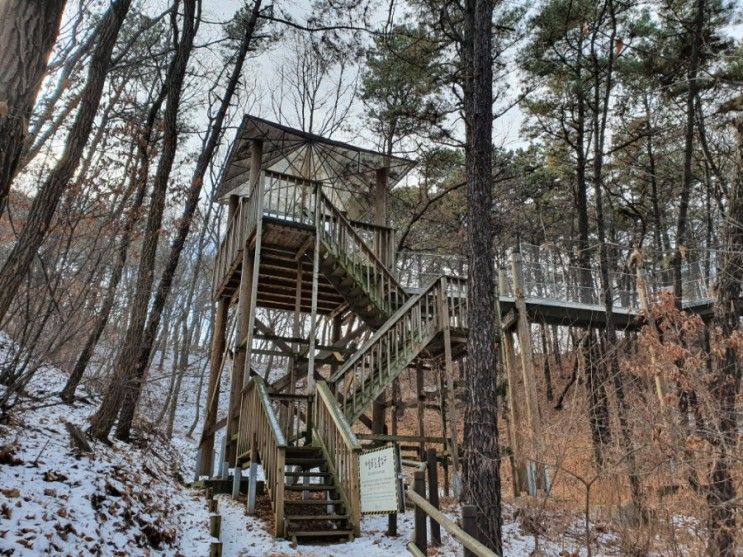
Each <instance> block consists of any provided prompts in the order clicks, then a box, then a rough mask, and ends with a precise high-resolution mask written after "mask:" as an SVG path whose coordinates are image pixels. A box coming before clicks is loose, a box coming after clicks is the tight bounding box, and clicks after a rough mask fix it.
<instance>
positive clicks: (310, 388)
mask: <svg viewBox="0 0 743 557" xmlns="http://www.w3.org/2000/svg"><path fill="white" fill-rule="evenodd" d="M321 195H322V189H321V188H320V184H319V183H318V184H315V249H314V252H313V257H312V302H311V308H310V339H309V340H310V344H309V348H308V352H307V356H308V359H309V361H308V364H307V394H314V393H315V345H316V344H317V339H316V337H317V298H318V280H319V277H320V245H321V238H322V233H323V232H322V230H323V229H322V227H323V222H322V215H321V207H322V203H321V202H320V197H321Z"/></svg>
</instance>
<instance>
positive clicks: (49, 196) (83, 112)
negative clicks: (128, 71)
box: [0, 0, 130, 321]
mask: <svg viewBox="0 0 743 557" xmlns="http://www.w3.org/2000/svg"><path fill="white" fill-rule="evenodd" d="M129 4H130V0H116V2H115V3H114V4H112V6H111V8H109V10H108V11H107V12H106V14H105V16H104V17H103V20H102V21H101V29H102V30H101V33H100V37H99V40H98V43H97V44H96V48H95V51H94V52H93V56H92V59H91V62H90V68H89V69H88V79H87V81H86V83H85V87H84V89H83V93H82V98H81V100H80V108H79V109H78V111H77V115H76V116H75V121H74V122H73V124H72V128H71V129H70V133H69V135H68V137H67V142H66V144H65V149H64V151H63V153H62V157H61V158H60V160H59V162H58V163H57V165H56V166H55V167H54V169H53V170H52V171H51V173H50V174H49V176H48V178H47V179H46V180H45V181H44V184H43V185H42V186H41V189H40V190H39V192H38V193H37V194H36V197H35V198H34V201H33V203H32V205H31V209H30V211H29V214H28V219H27V221H26V225H25V226H24V227H23V230H22V231H21V234H20V236H19V238H18V240H17V242H16V243H15V245H14V246H13V249H12V250H11V252H10V255H9V256H8V259H7V260H6V261H5V264H4V265H3V267H2V269H0V321H2V320H3V318H4V317H5V315H6V314H7V312H8V309H9V308H10V304H11V302H12V300H13V298H14V297H15V295H16V293H17V291H18V288H19V286H20V285H21V282H22V281H23V278H24V277H25V276H26V273H27V272H28V270H29V268H30V266H31V263H32V261H33V259H34V257H35V256H36V253H37V252H38V250H39V247H40V246H41V243H42V242H43V241H44V237H45V236H46V233H47V231H48V230H49V226H50V225H51V221H52V217H53V216H54V212H55V211H56V209H57V205H58V204H59V200H60V198H61V197H62V194H63V193H64V191H65V189H66V187H67V184H68V183H69V181H70V179H72V176H73V175H74V173H75V170H77V167H78V164H79V163H80V159H81V157H82V155H83V151H84V149H85V145H86V143H87V142H88V136H89V135H90V131H91V129H92V127H93V120H94V119H95V113H96V110H97V109H98V105H99V104H100V101H101V94H102V92H103V85H104V83H105V81H106V74H107V72H108V67H109V63H110V61H111V52H112V51H113V48H114V44H115V43H116V38H117V37H118V35H119V30H120V29H121V24H122V23H123V21H124V18H125V17H126V13H127V11H128V10H129Z"/></svg>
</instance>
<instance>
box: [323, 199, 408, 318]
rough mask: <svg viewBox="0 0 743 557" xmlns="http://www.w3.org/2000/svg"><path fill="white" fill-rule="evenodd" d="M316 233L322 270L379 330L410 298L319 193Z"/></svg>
mask: <svg viewBox="0 0 743 557" xmlns="http://www.w3.org/2000/svg"><path fill="white" fill-rule="evenodd" d="M317 194H318V199H317V204H316V205H317V209H316V227H315V229H316V231H317V233H318V234H319V236H320V242H319V243H320V259H321V260H320V271H321V272H322V273H323V275H324V276H325V277H326V278H327V279H328V280H329V281H330V283H331V284H332V285H333V286H334V287H335V288H336V290H338V292H339V293H340V294H341V295H342V296H343V297H344V298H345V300H346V301H347V302H348V305H349V306H350V308H351V309H352V310H353V311H354V312H355V313H356V314H357V315H358V316H359V317H361V319H363V320H364V321H365V322H366V323H367V324H368V325H369V326H370V327H371V328H372V329H377V328H379V327H380V326H382V325H383V324H384V322H385V321H386V320H387V319H388V318H389V316H390V315H392V314H393V313H394V312H395V311H396V310H397V309H398V308H399V307H400V306H401V305H402V304H404V303H405V301H407V299H408V298H409V296H408V294H407V293H406V292H405V289H404V288H403V287H402V286H401V285H400V283H399V282H398V281H397V278H396V277H395V275H394V274H393V273H392V272H391V271H390V270H389V269H388V268H387V266H386V265H385V263H384V262H383V261H382V260H381V259H380V256H379V255H378V254H377V252H376V251H375V250H374V249H373V248H372V247H371V246H369V245H368V244H367V243H366V241H364V239H363V238H362V237H361V236H360V235H359V233H358V232H357V231H356V229H355V228H354V226H353V225H352V224H351V223H350V222H349V221H348V220H347V219H346V217H345V216H344V215H343V214H342V213H341V212H340V211H338V210H337V209H336V208H335V206H334V205H333V204H332V203H331V201H330V200H329V199H328V198H327V197H326V196H325V194H324V193H322V191H321V190H318V192H317Z"/></svg>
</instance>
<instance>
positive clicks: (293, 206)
mask: <svg viewBox="0 0 743 557" xmlns="http://www.w3.org/2000/svg"><path fill="white" fill-rule="evenodd" d="M258 186H259V187H258V188H257V192H252V193H251V195H250V196H249V197H241V198H239V200H238V206H237V210H236V211H235V213H234V214H233V215H232V217H231V218H230V221H229V223H228V225H227V233H226V234H225V237H224V239H223V240H222V242H221V243H220V245H219V249H218V250H217V255H216V260H215V264H214V275H213V283H212V290H213V293H214V295H217V294H218V293H219V292H220V291H221V288H222V287H223V285H224V282H225V280H226V278H227V275H228V274H229V273H230V271H231V270H232V269H233V267H234V266H235V263H236V261H237V259H238V257H239V256H240V254H241V253H242V250H243V247H244V246H245V243H246V242H247V241H248V240H249V239H250V235H251V234H252V233H253V231H254V230H255V227H256V224H257V220H258V213H259V212H260V213H262V215H263V216H265V217H270V218H274V219H278V220H283V221H287V222H292V223H296V224H303V225H307V226H313V227H314V225H315V209H316V207H319V208H320V212H321V217H320V219H321V223H322V229H323V231H324V232H325V234H324V238H325V239H326V240H327V244H328V247H331V248H336V249H339V250H342V249H345V250H346V251H345V252H342V253H344V254H345V255H346V256H347V257H348V258H350V260H353V261H355V262H356V263H357V265H356V267H355V268H356V270H357V271H358V272H359V278H366V279H367V280H372V281H374V280H375V279H381V281H380V282H378V283H377V282H366V284H375V285H377V284H378V286H379V296H381V298H382V299H383V300H384V299H386V298H389V300H388V301H391V302H392V307H393V308H394V307H395V305H396V304H399V303H400V301H401V300H404V297H401V296H403V295H401V294H400V293H399V292H393V290H395V289H399V290H400V291H401V288H400V285H399V283H397V280H396V279H395V277H394V275H393V274H392V273H391V272H390V271H389V270H388V269H389V268H391V267H392V266H393V265H394V261H395V255H394V253H395V242H394V230H393V229H392V228H389V227H386V226H377V225H373V224H369V223H364V222H359V221H351V220H349V219H347V218H346V217H345V215H344V214H343V213H342V212H341V211H339V210H338V209H337V207H336V206H335V205H334V204H333V203H332V201H331V200H330V198H329V197H328V196H327V195H325V194H324V193H322V190H321V184H320V182H317V181H313V180H306V179H304V178H300V177H298V176H291V175H289V174H281V173H278V172H272V171H263V172H262V174H261V179H260V181H259V185H258ZM318 193H319V195H320V202H319V203H318V202H317V201H316V198H317V195H318ZM259 201H260V202H261V203H260V206H259ZM365 267H370V269H365Z"/></svg>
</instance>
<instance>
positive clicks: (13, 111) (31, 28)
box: [0, 0, 66, 215]
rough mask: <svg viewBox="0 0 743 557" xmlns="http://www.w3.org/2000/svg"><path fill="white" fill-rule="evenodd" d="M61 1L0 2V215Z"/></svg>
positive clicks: (61, 8)
mask: <svg viewBox="0 0 743 557" xmlns="http://www.w3.org/2000/svg"><path fill="white" fill-rule="evenodd" d="M65 3H66V0H47V1H42V0H0V21H2V25H0V215H2V214H3V211H4V210H5V204H6V203H7V200H8V192H9V191H10V184H11V182H12V181H13V177H14V176H15V173H16V170H17V168H18V162H19V160H20V158H21V152H22V151H23V143H24V141H25V139H26V132H27V130H28V121H29V119H30V118H31V112H32V111H33V107H34V102H35V100H36V95H37V94H38V92H39V88H40V87H41V82H42V80H43V78H44V74H45V73H46V64H47V61H48V59H49V54H50V53H51V51H52V46H54V41H55V40H56V38H57V33H58V32H59V22H60V20H61V19H62V12H63V11H64V7H65Z"/></svg>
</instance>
